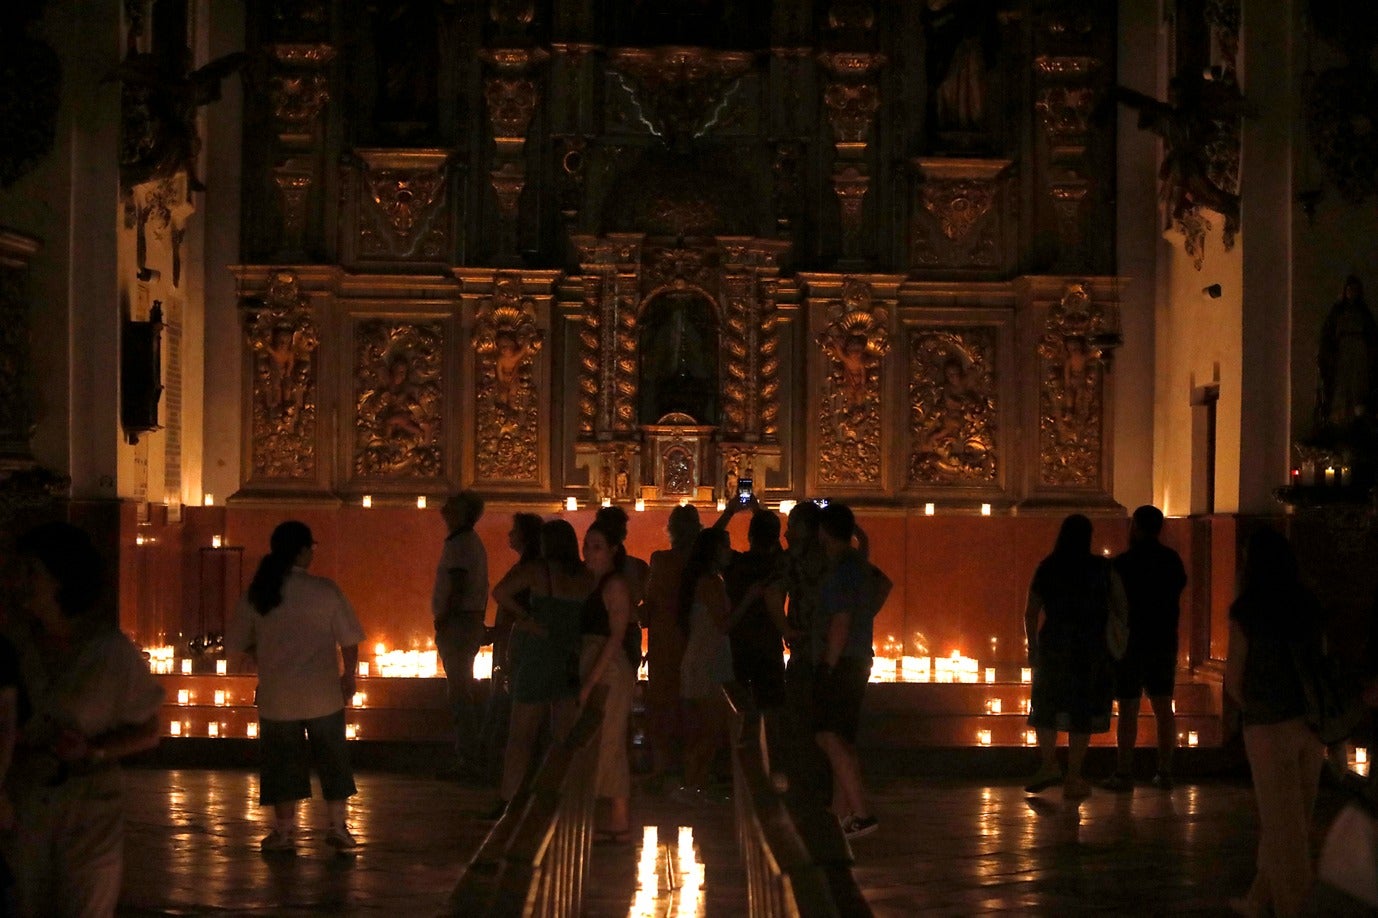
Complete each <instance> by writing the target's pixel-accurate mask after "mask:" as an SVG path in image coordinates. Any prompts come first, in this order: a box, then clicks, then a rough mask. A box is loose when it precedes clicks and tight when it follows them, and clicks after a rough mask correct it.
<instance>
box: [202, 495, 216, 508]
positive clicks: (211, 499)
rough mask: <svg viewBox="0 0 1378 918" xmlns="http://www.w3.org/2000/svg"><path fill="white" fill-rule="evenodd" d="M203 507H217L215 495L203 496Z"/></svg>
mask: <svg viewBox="0 0 1378 918" xmlns="http://www.w3.org/2000/svg"><path fill="white" fill-rule="evenodd" d="M201 506H203V507H214V506H215V495H214V494H203V495H201Z"/></svg>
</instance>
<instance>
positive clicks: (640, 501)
mask: <svg viewBox="0 0 1378 918" xmlns="http://www.w3.org/2000/svg"><path fill="white" fill-rule="evenodd" d="M633 506H634V507H636V512H637V513H641V512H642V511H644V510H645V509H646V501H645V499H644V498H640V497H638V498H637V499H636V503H635V504H633Z"/></svg>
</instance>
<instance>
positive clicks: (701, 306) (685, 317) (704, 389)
mask: <svg viewBox="0 0 1378 918" xmlns="http://www.w3.org/2000/svg"><path fill="white" fill-rule="evenodd" d="M717 338H718V334H717V321H716V319H715V317H714V314H713V304H712V302H711V301H710V300H708V298H707V297H706V296H705V295H704V294H703V293H701V292H699V291H696V290H692V289H688V288H679V289H672V290H670V291H667V292H665V293H662V294H660V295H658V296H655V297H653V298H652V299H651V300H650V301H649V302H648V303H647V304H646V305H645V307H644V310H643V313H642V318H641V335H640V345H641V346H640V349H639V351H640V358H641V386H640V416H641V420H642V422H643V423H653V422H655V421H658V420H659V419H660V418H662V417H664V416H665V415H667V414H671V413H676V412H678V413H680V414H686V415H688V416H689V417H691V418H693V419H694V421H695V422H696V423H699V424H716V423H717V422H718V360H717V348H718V341H717Z"/></svg>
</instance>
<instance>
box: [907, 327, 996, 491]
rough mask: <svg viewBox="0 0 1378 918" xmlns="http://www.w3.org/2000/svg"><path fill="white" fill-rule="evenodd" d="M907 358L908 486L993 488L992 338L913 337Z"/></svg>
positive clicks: (967, 332)
mask: <svg viewBox="0 0 1378 918" xmlns="http://www.w3.org/2000/svg"><path fill="white" fill-rule="evenodd" d="M910 353H911V355H912V356H911V359H910V380H911V381H910V386H909V393H910V405H911V412H912V419H913V420H912V424H913V442H914V452H913V454H912V455H911V457H910V462H909V480H910V483H911V484H990V483H993V482H995V481H996V478H997V468H996V466H997V458H998V457H997V453H996V443H995V432H996V413H995V373H994V358H995V342H994V335H993V333H992V332H991V331H990V330H988V329H980V328H975V329H964V330H961V331H951V332H949V331H916V332H914V333H913V334H912V335H911V338H910Z"/></svg>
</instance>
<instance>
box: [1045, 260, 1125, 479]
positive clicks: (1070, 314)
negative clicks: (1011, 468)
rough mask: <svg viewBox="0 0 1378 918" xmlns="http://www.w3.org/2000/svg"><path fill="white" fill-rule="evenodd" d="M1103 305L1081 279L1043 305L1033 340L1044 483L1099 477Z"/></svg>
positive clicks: (1105, 331)
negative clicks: (1037, 370)
mask: <svg viewBox="0 0 1378 918" xmlns="http://www.w3.org/2000/svg"><path fill="white" fill-rule="evenodd" d="M1109 324H1110V320H1109V319H1107V316H1106V309H1105V308H1104V307H1102V306H1101V305H1100V304H1097V303H1094V302H1093V301H1092V299H1091V295H1090V291H1089V290H1088V289H1087V288H1086V285H1085V284H1083V283H1072V284H1068V285H1067V289H1066V291H1065V292H1064V294H1063V297H1062V299H1061V300H1060V301H1058V302H1057V303H1054V304H1053V305H1052V306H1051V307H1050V308H1049V310H1048V318H1047V321H1046V324H1045V326H1044V334H1043V337H1042V338H1041V339H1040V341H1039V343H1038V356H1039V366H1040V370H1041V377H1042V378H1041V388H1040V393H1039V470H1040V477H1041V480H1042V481H1043V483H1045V484H1054V485H1074V486H1091V485H1095V484H1097V483H1098V482H1099V480H1100V467H1101V458H1102V455H1101V453H1102V443H1101V392H1102V383H1103V374H1104V371H1105V360H1106V359H1107V358H1106V357H1105V356H1104V355H1103V354H1102V350H1101V348H1100V347H1099V346H1098V342H1101V341H1106V340H1109V333H1108V326H1109Z"/></svg>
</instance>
